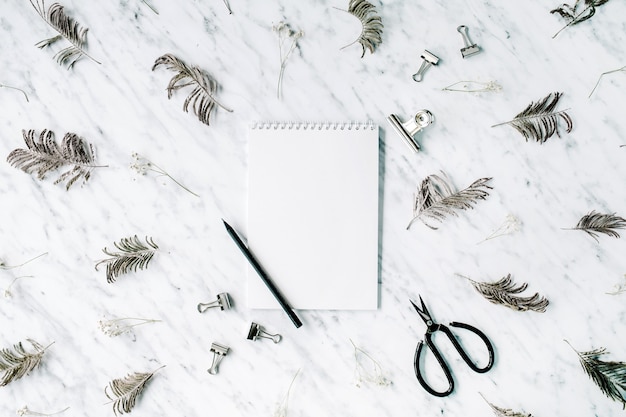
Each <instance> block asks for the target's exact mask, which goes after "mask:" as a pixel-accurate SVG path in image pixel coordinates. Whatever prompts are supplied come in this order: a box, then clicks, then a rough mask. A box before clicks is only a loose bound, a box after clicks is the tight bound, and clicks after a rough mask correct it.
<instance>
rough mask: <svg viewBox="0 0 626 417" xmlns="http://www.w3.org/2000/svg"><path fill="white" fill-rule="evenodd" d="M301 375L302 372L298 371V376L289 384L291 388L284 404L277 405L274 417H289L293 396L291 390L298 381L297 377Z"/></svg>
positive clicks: (283, 401) (284, 399)
mask: <svg viewBox="0 0 626 417" xmlns="http://www.w3.org/2000/svg"><path fill="white" fill-rule="evenodd" d="M298 374H300V370H299V369H298V370H297V371H296V374H295V375H294V376H293V378H292V379H291V383H290V384H289V388H288V389H287V393H286V394H285V397H284V398H283V400H282V402H281V403H280V404H278V405H277V407H276V410H275V411H274V417H287V407H288V405H289V395H290V394H291V388H292V387H293V383H294V382H295V381H296V377H297V376H298Z"/></svg>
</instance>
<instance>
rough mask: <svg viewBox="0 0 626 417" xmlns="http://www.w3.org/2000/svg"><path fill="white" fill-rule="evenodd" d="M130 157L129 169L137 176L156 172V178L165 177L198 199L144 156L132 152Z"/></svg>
mask: <svg viewBox="0 0 626 417" xmlns="http://www.w3.org/2000/svg"><path fill="white" fill-rule="evenodd" d="M131 157H132V158H133V160H132V162H131V163H130V169H132V170H133V171H135V172H136V173H137V174H139V175H146V174H147V173H148V172H156V173H157V175H158V176H163V177H167V178H169V179H170V180H172V181H174V183H176V185H178V186H179V187H181V188H182V189H183V190H185V191H187V192H188V193H190V194H193V195H195V196H196V197H200V196H199V195H198V194H196V193H194V192H193V191H191V190H190V189H189V188H187V187H185V186H184V185H183V184H181V183H180V182H178V181H176V180H175V179H174V178H173V177H172V176H171V175H170V174H168V173H167V172H166V171H165V170H164V169H163V168H161V167H160V166H158V165H156V164H155V163H154V162H152V161H150V160H149V159H147V158H145V157H144V156H142V155H140V154H138V153H137V152H133V153H132V154H131Z"/></svg>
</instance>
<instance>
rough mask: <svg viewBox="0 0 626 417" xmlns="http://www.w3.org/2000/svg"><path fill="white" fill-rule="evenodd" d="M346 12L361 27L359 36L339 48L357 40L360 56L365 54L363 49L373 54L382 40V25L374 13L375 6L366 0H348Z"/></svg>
mask: <svg viewBox="0 0 626 417" xmlns="http://www.w3.org/2000/svg"><path fill="white" fill-rule="evenodd" d="M347 12H348V13H350V14H351V15H353V16H354V17H356V18H357V19H359V21H360V22H361V26H362V28H361V34H360V35H359V37H358V38H357V39H356V40H354V42H351V43H349V44H348V45H346V46H344V47H343V48H341V49H344V48H347V47H348V46H350V45H353V44H355V43H357V42H358V43H359V44H360V45H361V48H362V49H363V53H362V54H361V58H363V57H364V56H365V51H366V50H368V49H369V51H370V53H372V54H373V53H374V51H375V50H376V48H377V47H378V46H379V45H380V44H381V43H382V42H383V38H382V34H383V27H384V26H383V23H382V20H381V18H380V16H378V14H376V7H375V6H374V5H373V4H372V3H370V2H369V1H367V0H350V3H349V4H348V10H347Z"/></svg>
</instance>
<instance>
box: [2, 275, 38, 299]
mask: <svg viewBox="0 0 626 417" xmlns="http://www.w3.org/2000/svg"><path fill="white" fill-rule="evenodd" d="M21 278H35V277H34V276H33V275H20V276H19V277H15V278H14V279H13V281H11V283H10V284H9V286H8V287H6V289H5V290H4V296H5V297H6V298H10V297H11V296H12V295H13V293H12V292H11V287H12V286H13V284H15V282H16V281H17V280H18V279H21Z"/></svg>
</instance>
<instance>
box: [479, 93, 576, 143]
mask: <svg viewBox="0 0 626 417" xmlns="http://www.w3.org/2000/svg"><path fill="white" fill-rule="evenodd" d="M562 95H563V93H558V92H557V93H550V94H548V95H547V96H546V97H544V98H543V99H542V100H540V101H538V102H537V103H530V104H529V105H528V107H526V108H525V109H524V110H523V111H522V112H520V113H519V114H517V116H515V118H514V119H513V120H510V121H508V122H504V123H498V124H496V125H493V126H491V127H496V126H501V125H505V124H508V125H511V126H512V127H514V128H515V129H516V130H517V131H518V132H520V133H521V134H522V135H523V136H524V138H525V139H526V141H527V142H528V140H529V139H533V140H535V141H537V142H539V143H544V142H545V141H547V140H548V139H549V138H551V137H552V136H553V135H555V134H556V135H557V136H558V137H561V134H560V133H559V120H562V121H564V122H565V131H566V132H567V133H570V132H571V131H572V128H573V126H574V123H573V121H572V118H571V117H570V116H569V114H567V112H566V111H565V110H561V111H555V110H554V109H555V108H556V105H557V104H558V102H559V99H560V98H561V96H562Z"/></svg>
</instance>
